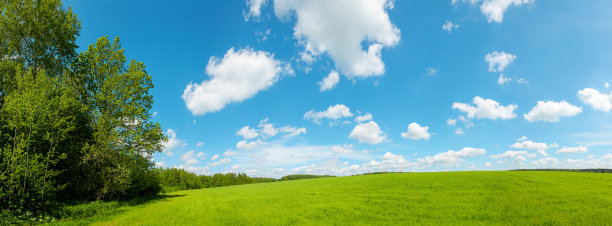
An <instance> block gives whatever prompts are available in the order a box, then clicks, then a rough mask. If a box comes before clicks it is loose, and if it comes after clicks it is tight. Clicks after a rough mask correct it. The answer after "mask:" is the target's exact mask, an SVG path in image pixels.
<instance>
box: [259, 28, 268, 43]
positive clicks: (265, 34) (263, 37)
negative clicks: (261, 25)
mask: <svg viewBox="0 0 612 226" xmlns="http://www.w3.org/2000/svg"><path fill="white" fill-rule="evenodd" d="M271 32H272V30H271V29H269V28H268V29H266V30H265V31H255V36H256V37H257V41H258V42H261V41H265V40H268V36H269V35H270V33H271Z"/></svg>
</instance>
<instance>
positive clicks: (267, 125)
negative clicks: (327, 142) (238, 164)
mask: <svg viewBox="0 0 612 226" xmlns="http://www.w3.org/2000/svg"><path fill="white" fill-rule="evenodd" d="M304 133H306V128H304V127H299V128H298V127H294V126H289V125H287V126H283V127H280V128H276V127H275V125H274V123H271V122H269V119H268V118H265V119H262V120H260V121H259V125H257V127H256V128H251V127H250V126H244V127H242V128H241V129H240V130H238V132H236V135H238V136H241V137H242V138H243V139H244V140H241V141H239V142H238V143H236V148H238V149H255V148H257V147H259V146H262V145H266V144H267V142H266V140H268V139H270V138H273V137H275V136H276V135H278V134H281V135H282V137H283V138H288V137H295V136H297V135H300V134H304ZM257 137H259V138H258V139H257V140H252V139H254V138H257Z"/></svg>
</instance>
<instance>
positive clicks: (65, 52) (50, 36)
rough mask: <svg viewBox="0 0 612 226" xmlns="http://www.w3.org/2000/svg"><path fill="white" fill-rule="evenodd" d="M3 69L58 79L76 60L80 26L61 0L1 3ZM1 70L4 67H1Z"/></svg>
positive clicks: (0, 0) (16, 0) (20, 0)
mask: <svg viewBox="0 0 612 226" xmlns="http://www.w3.org/2000/svg"><path fill="white" fill-rule="evenodd" d="M0 3H1V4H0V15H1V16H0V31H2V32H0V41H1V44H0V57H2V58H4V59H2V61H3V62H2V63H1V64H0V65H6V64H10V63H11V62H18V63H20V64H21V65H22V66H23V67H24V68H29V69H31V70H32V71H33V72H32V73H33V74H34V76H35V77H36V75H37V74H38V72H40V71H42V70H45V71H47V74H48V75H51V76H53V77H54V76H59V75H62V74H63V72H64V70H65V69H67V68H68V65H69V64H70V63H71V62H72V60H73V58H74V56H76V52H75V51H76V48H77V47H78V46H77V45H76V44H75V41H76V38H77V36H78V35H79V33H80V30H81V22H80V21H79V20H78V19H77V16H76V15H75V14H73V13H72V10H71V9H70V8H68V9H64V8H63V4H62V2H61V1H60V0H0ZM0 67H2V66H0Z"/></svg>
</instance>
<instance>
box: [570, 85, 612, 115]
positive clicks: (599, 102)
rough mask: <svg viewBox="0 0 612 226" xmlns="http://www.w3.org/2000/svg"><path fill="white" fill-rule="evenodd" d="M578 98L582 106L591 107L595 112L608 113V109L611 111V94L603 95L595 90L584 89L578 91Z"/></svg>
mask: <svg viewBox="0 0 612 226" xmlns="http://www.w3.org/2000/svg"><path fill="white" fill-rule="evenodd" d="M606 84H607V83H606ZM578 98H580V100H581V101H582V102H583V103H584V104H586V105H591V107H593V109H595V110H599V111H604V112H610V109H612V92H610V94H605V93H600V92H599V91H598V90H596V89H591V88H586V89H583V90H579V91H578Z"/></svg>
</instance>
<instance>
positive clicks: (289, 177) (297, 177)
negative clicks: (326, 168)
mask: <svg viewBox="0 0 612 226" xmlns="http://www.w3.org/2000/svg"><path fill="white" fill-rule="evenodd" d="M324 177H334V176H329V175H310V174H293V175H287V176H284V177H281V179H280V180H281V181H286V180H302V179H313V178H324Z"/></svg>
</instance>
